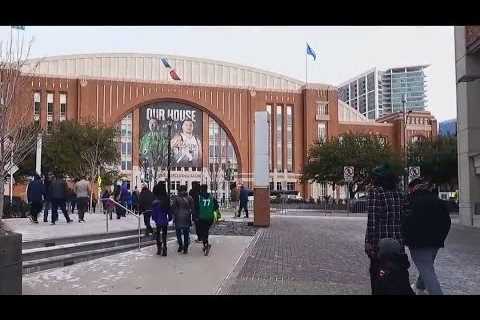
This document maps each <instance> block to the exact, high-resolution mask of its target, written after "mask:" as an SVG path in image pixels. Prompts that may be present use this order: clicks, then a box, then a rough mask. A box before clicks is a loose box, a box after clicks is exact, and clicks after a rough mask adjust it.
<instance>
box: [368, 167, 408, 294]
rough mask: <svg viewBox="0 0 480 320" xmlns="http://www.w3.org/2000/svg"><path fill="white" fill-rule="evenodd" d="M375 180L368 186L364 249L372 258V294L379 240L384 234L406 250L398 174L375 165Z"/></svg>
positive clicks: (376, 268)
mask: <svg viewBox="0 0 480 320" xmlns="http://www.w3.org/2000/svg"><path fill="white" fill-rule="evenodd" d="M372 183H373V187H372V188H370V189H369V190H368V195H367V206H368V218H367V230H366V233H365V253H366V254H367V256H368V257H369V258H370V270H369V271H370V285H371V289H372V294H376V290H375V289H376V288H375V280H376V276H377V274H378V272H379V267H380V261H379V259H378V243H379V241H380V240H381V239H384V238H390V239H394V240H396V241H398V242H399V244H400V246H401V248H402V250H404V248H403V240H402V235H401V231H400V223H401V216H402V212H403V205H404V199H403V195H402V194H401V193H400V192H399V190H398V188H397V176H396V175H395V174H394V173H393V172H392V170H391V168H390V167H389V166H388V165H382V166H379V167H376V168H375V169H374V170H373V171H372Z"/></svg>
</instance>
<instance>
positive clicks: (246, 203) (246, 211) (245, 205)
mask: <svg viewBox="0 0 480 320" xmlns="http://www.w3.org/2000/svg"><path fill="white" fill-rule="evenodd" d="M242 209H244V210H245V217H247V218H248V202H244V203H242V202H240V207H239V208H238V216H239V217H240V214H241V213H242Z"/></svg>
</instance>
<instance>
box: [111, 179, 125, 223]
mask: <svg viewBox="0 0 480 320" xmlns="http://www.w3.org/2000/svg"><path fill="white" fill-rule="evenodd" d="M121 192H122V188H121V187H120V186H119V185H116V186H115V188H114V189H113V200H114V201H115V202H117V203H120V202H121V201H120V195H121ZM123 211H124V209H123V208H122V207H119V206H118V205H116V204H115V213H116V214H117V219H120V218H121V217H122V216H123Z"/></svg>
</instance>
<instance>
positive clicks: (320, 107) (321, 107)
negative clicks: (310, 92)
mask: <svg viewBox="0 0 480 320" xmlns="http://www.w3.org/2000/svg"><path fill="white" fill-rule="evenodd" d="M317 114H320V115H327V114H328V104H325V103H323V102H318V103H317Z"/></svg>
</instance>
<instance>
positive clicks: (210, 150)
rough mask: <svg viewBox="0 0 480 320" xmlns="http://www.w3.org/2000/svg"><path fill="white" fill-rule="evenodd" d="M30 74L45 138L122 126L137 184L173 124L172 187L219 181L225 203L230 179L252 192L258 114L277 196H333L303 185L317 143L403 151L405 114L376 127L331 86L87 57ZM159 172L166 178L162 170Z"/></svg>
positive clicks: (262, 74)
mask: <svg viewBox="0 0 480 320" xmlns="http://www.w3.org/2000/svg"><path fill="white" fill-rule="evenodd" d="M34 65H36V66H37V67H36V68H33V66H34ZM172 70H174V71H173V73H172ZM23 72H24V74H25V77H29V78H28V81H27V83H28V86H29V87H28V88H25V90H31V100H30V101H25V103H31V105H32V109H31V110H32V119H33V120H34V121H38V122H39V123H40V125H41V126H42V127H43V128H45V129H46V130H47V132H48V131H49V130H51V129H52V128H53V126H54V124H55V122H58V121H64V120H66V119H68V120H76V121H88V120H93V121H96V122H99V123H102V124H105V125H107V126H119V127H120V128H121V141H120V149H121V164H119V166H120V168H121V170H122V171H123V173H124V174H125V175H126V176H127V177H128V179H129V181H130V183H131V184H133V185H138V184H140V182H141V181H143V180H152V174H153V171H152V170H151V168H152V163H151V162H152V161H150V160H149V159H151V158H150V157H149V152H150V151H149V150H151V148H150V146H151V145H152V141H155V139H160V140H161V139H164V138H165V136H166V132H167V129H166V128H167V120H168V118H169V117H171V118H172V140H171V141H172V151H173V161H172V175H171V177H172V179H171V180H172V181H171V187H172V189H173V190H176V189H177V188H178V187H179V185H181V184H187V186H188V187H190V186H191V184H192V182H194V181H198V182H203V183H208V184H212V183H214V184H217V186H218V190H220V193H221V194H222V195H224V196H225V197H228V193H229V191H228V189H229V188H228V186H229V183H230V182H233V181H235V182H237V183H244V184H246V185H248V186H250V187H252V186H253V181H252V177H253V174H252V171H253V161H254V154H253V150H254V146H255V139H254V134H253V133H254V125H253V124H254V115H255V111H267V112H268V118H269V127H270V130H269V132H270V134H269V142H270V144H269V145H268V146H265V148H268V150H269V160H270V163H269V167H270V180H271V181H270V188H271V190H280V189H281V190H296V191H298V192H299V194H300V195H301V196H302V197H304V198H310V197H313V198H317V197H319V196H322V195H325V194H327V193H331V192H332V191H331V190H329V189H328V188H327V186H321V185H312V184H303V183H301V182H300V180H299V179H300V177H301V173H302V170H303V167H304V163H305V161H306V154H307V150H308V148H309V146H310V145H312V144H313V143H314V142H315V141H317V140H319V139H325V138H328V137H332V136H339V135H342V134H345V133H349V132H350V133H367V134H373V135H377V136H380V137H382V138H384V139H385V141H388V142H390V143H391V144H392V145H393V147H394V148H396V149H397V150H401V148H402V146H403V144H404V134H403V133H404V129H405V127H404V120H403V115H402V114H401V113H394V114H390V115H388V116H386V117H383V118H380V119H378V120H376V121H375V120H370V119H368V118H367V117H365V116H363V115H362V114H360V113H359V112H358V111H356V110H355V109H353V108H351V107H349V106H348V105H347V104H345V103H344V102H342V101H341V100H339V99H338V96H337V88H336V87H334V86H331V85H326V84H310V83H309V84H308V85H305V83H304V82H302V81H299V80H296V79H292V78H289V77H286V76H283V75H281V74H277V73H273V72H269V71H265V70H260V69H256V68H252V67H248V66H242V65H237V64H232V63H227V62H221V61H213V60H207V59H199V58H191V57H182V56H171V55H156V54H117V53H116V54H85V55H67V56H56V57H47V58H42V59H39V60H36V59H33V60H30V61H29V63H28V64H27V65H26V66H25V68H24V70H23ZM406 130H407V136H408V139H416V138H418V137H433V136H436V134H437V122H436V120H435V118H434V117H433V116H432V115H431V114H430V113H428V112H413V113H409V115H408V121H407V127H406ZM161 141H164V140H161ZM165 141H166V140H165ZM149 161H150V163H149ZM159 166H160V167H162V168H165V166H166V163H163V162H162V163H160V164H159ZM158 175H159V177H160V179H165V176H166V174H165V170H160V172H159V174H158ZM337 192H341V190H337Z"/></svg>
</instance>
